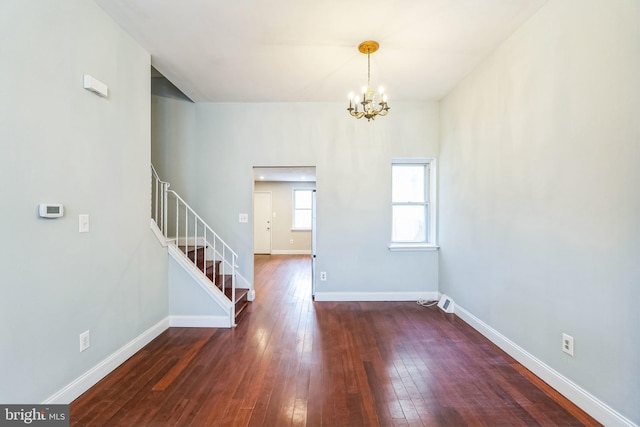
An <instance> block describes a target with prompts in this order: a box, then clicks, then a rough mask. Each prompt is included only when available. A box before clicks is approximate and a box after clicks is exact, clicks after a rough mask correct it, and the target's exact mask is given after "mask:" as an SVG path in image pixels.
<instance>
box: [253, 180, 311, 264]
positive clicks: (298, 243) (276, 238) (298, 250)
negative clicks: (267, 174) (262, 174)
mask: <svg viewBox="0 0 640 427" xmlns="http://www.w3.org/2000/svg"><path fill="white" fill-rule="evenodd" d="M305 188H311V189H314V188H316V183H315V182H273V181H256V183H255V187H254V190H255V191H262V192H268V193H270V194H271V210H272V215H273V218H272V219H271V253H272V254H287V253H290V254H305V253H307V254H310V253H311V231H306V230H292V229H291V227H292V225H293V190H298V189H305Z"/></svg>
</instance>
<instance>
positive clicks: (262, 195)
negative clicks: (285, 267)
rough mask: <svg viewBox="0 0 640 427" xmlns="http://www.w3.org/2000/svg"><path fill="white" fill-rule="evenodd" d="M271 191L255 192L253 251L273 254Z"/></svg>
mask: <svg viewBox="0 0 640 427" xmlns="http://www.w3.org/2000/svg"><path fill="white" fill-rule="evenodd" d="M271 216H272V214H271V193H269V192H259V191H256V192H255V193H253V253H254V254H271Z"/></svg>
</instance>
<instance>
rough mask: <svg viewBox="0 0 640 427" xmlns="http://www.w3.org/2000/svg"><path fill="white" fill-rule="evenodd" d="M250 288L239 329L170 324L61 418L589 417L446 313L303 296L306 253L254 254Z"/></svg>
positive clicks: (536, 421) (543, 420)
mask: <svg viewBox="0 0 640 427" xmlns="http://www.w3.org/2000/svg"><path fill="white" fill-rule="evenodd" d="M255 289H256V294H257V298H256V300H255V301H254V302H253V303H251V304H250V305H249V306H248V307H247V308H246V310H245V313H244V314H243V316H242V318H241V319H239V321H238V326H237V327H236V328H233V329H208V328H170V329H168V330H167V331H165V332H164V333H162V334H161V335H160V336H159V337H158V338H156V339H155V340H153V341H152V342H151V343H149V344H148V345H147V346H146V347H145V348H144V349H142V350H141V351H140V352H138V353H137V354H136V355H134V356H133V357H131V358H130V359H129V360H128V361H126V362H125V363H124V364H123V365H121V366H120V367H119V368H117V369H116V370H114V371H113V372H112V373H111V374H109V375H108V376H107V377H105V378H104V379H103V380H102V381H100V382H99V383H98V384H96V385H95V386H94V387H92V388H91V389H89V390H88V391H87V392H86V393H84V394H83V395H82V396H80V397H79V398H78V399H76V400H75V401H74V402H72V404H71V407H70V416H71V422H70V423H71V425H72V426H116V427H117V426H131V425H136V426H158V427H164V426H242V427H244V426H278V427H280V426H283V427H284V426H311V427H315V426H318V427H321V426H332V427H333V426H349V427H357V426H412V427H413V426H461V425H469V426H490V427H493V426H519V425H521V426H529V425H542V426H546V425H563V426H577V425H586V426H595V425H599V424H598V423H597V422H596V421H595V420H593V419H592V418H591V417H589V416H588V415H587V414H586V413H584V411H582V410H580V409H579V408H577V407H576V406H575V405H573V404H572V403H571V402H569V401H568V400H567V399H566V398H564V397H563V396H561V395H560V394H559V393H558V392H556V391H555V390H553V389H552V388H551V387H549V386H548V385H547V384H546V383H544V382H543V381H542V380H540V379H539V378H538V377H536V376H535V375H533V374H532V373H531V372H530V371H528V370H527V369H526V368H524V367H523V366H521V365H519V364H518V363H517V362H516V361H515V360H513V358H511V357H510V356H508V355H507V354H506V353H504V352H502V351H501V350H500V349H499V348H497V347H496V346H495V345H493V344H492V343H491V342H489V341H488V340H487V339H486V338H484V337H483V336H482V335H480V334H479V333H478V332H477V331H475V330H473V329H472V328H471V327H470V326H469V325H467V324H466V323H464V322H463V321H462V320H460V319H459V318H457V317H456V316H455V315H452V314H445V313H443V312H442V311H440V310H439V309H437V308H436V307H432V308H425V307H421V306H419V305H417V304H415V302H314V301H313V299H312V298H311V259H310V257H309V256H297V255H294V256H284V255H279V256H276V255H274V256H269V255H257V256H256V257H255Z"/></svg>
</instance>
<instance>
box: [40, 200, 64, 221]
mask: <svg viewBox="0 0 640 427" xmlns="http://www.w3.org/2000/svg"><path fill="white" fill-rule="evenodd" d="M38 215H40V217H41V218H60V217H61V216H62V215H64V206H62V204H61V203H41V204H40V205H38Z"/></svg>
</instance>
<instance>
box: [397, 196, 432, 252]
mask: <svg viewBox="0 0 640 427" xmlns="http://www.w3.org/2000/svg"><path fill="white" fill-rule="evenodd" d="M392 215H393V218H392V221H393V225H392V231H391V233H392V236H391V239H392V241H394V242H414V243H420V242H426V241H427V227H426V222H427V221H426V220H427V207H426V206H424V205H421V206H393V210H392Z"/></svg>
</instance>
